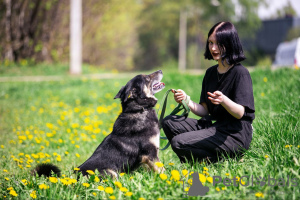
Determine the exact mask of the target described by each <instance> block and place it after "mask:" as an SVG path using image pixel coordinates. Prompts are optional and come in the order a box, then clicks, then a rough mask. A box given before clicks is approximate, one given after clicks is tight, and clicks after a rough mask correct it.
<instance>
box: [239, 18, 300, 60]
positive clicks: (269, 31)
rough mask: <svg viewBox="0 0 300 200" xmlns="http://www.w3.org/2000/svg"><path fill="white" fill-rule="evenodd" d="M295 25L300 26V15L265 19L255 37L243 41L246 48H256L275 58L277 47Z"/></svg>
mask: <svg viewBox="0 0 300 200" xmlns="http://www.w3.org/2000/svg"><path fill="white" fill-rule="evenodd" d="M294 27H300V18H299V17H295V18H293V17H286V18H282V19H272V20H264V21H262V25H261V27H260V29H259V30H258V31H257V32H256V34H255V35H256V36H255V38H253V39H245V40H243V41H242V42H243V46H244V49H245V50H251V49H253V48H256V49H257V50H259V51H261V52H263V53H265V54H268V55H270V56H271V57H272V58H273V59H274V57H275V53H276V48H277V47H278V45H279V44H280V43H281V42H283V41H284V40H285V39H286V36H287V34H288V32H289V30H290V29H291V28H294Z"/></svg>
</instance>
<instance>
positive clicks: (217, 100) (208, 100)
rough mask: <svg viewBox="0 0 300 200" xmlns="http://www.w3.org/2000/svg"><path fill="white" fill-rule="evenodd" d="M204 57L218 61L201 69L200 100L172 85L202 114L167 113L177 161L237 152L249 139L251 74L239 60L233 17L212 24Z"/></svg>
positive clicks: (176, 94)
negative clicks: (196, 116)
mask: <svg viewBox="0 0 300 200" xmlns="http://www.w3.org/2000/svg"><path fill="white" fill-rule="evenodd" d="M204 57H205V58H206V59H209V60H211V59H213V60H216V61H217V62H218V64H217V65H215V66H212V67H210V68H209V69H207V71H206V73H205V76H204V79H203V82H202V91H201V96H200V102H199V103H195V102H193V101H192V100H191V99H190V97H189V96H188V95H187V94H186V93H185V92H184V91H183V90H180V89H179V90H177V91H176V92H175V90H172V92H173V93H174V99H175V101H176V102H177V103H180V102H181V101H186V103H187V105H188V106H189V108H190V109H191V111H192V112H193V113H194V114H196V115H198V116H201V117H202V119H200V120H196V119H191V118H185V117H180V116H167V117H166V118H165V119H164V120H163V124H162V125H163V130H164V132H165V134H166V136H167V138H168V140H169V142H170V143H171V146H172V149H173V150H174V152H175V153H176V154H177V156H178V157H179V159H180V160H181V162H186V161H188V162H193V161H203V160H208V161H209V162H216V161H218V160H220V159H222V157H224V156H225V157H236V156H241V155H242V154H243V152H244V151H245V150H248V148H249V145H250V142H251V140H252V131H253V130H252V121H253V120H254V118H255V115H254V112H255V108H254V98H253V89H252V80H251V77H250V74H249V72H248V70H247V69H246V68H245V67H244V66H243V65H241V64H240V62H241V61H243V60H244V59H245V56H244V54H243V49H242V46H241V43H240V40H239V37H238V34H237V31H236V29H235V27H234V25H233V24H232V23H230V22H219V23H217V24H216V25H214V26H213V27H212V28H211V30H210V31H209V33H208V39H207V43H206V51H205V53H204ZM211 120H213V121H215V123H213V124H212V122H211Z"/></svg>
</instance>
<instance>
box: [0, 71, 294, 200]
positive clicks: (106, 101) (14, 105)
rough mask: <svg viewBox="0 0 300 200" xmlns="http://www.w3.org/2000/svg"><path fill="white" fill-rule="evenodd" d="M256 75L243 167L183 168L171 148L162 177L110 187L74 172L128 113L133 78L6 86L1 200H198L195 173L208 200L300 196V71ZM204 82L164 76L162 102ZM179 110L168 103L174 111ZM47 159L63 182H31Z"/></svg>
mask: <svg viewBox="0 0 300 200" xmlns="http://www.w3.org/2000/svg"><path fill="white" fill-rule="evenodd" d="M1 76H5V73H2V74H1ZM251 76H252V80H253V87H254V96H255V107H256V119H255V121H254V123H253V126H254V136H253V140H252V143H251V147H250V149H249V151H247V152H246V154H245V156H244V158H243V160H242V161H240V160H235V159H226V160H224V161H222V162H219V163H216V164H207V163H196V164H194V165H189V164H181V163H180V162H179V160H178V158H177V157H176V156H175V154H174V153H173V152H172V150H171V148H169V149H167V150H166V151H161V152H160V155H159V157H160V159H161V162H162V163H160V165H162V164H163V165H164V167H165V169H166V170H165V172H164V174H163V175H160V174H156V173H154V172H148V171H147V170H146V169H143V168H140V169H138V170H137V171H135V172H133V173H130V174H120V178H119V179H118V180H112V179H110V178H107V179H105V180H103V181H100V180H99V179H98V178H96V177H97V176H95V175H91V176H90V177H89V178H80V179H79V180H76V177H75V176H74V175H73V174H72V172H73V170H74V168H75V167H77V166H79V165H80V164H81V163H82V162H84V161H85V160H86V159H87V158H88V157H89V156H90V155H91V154H92V152H93V151H94V149H95V148H96V147H97V146H98V144H99V143H100V142H101V141H102V140H103V138H104V137H105V136H106V135H108V134H109V133H110V132H111V130H112V126H113V123H114V121H115V119H116V118H117V116H118V114H119V113H120V112H121V107H120V102H119V100H114V99H113V98H114V96H115V95H116V94H117V92H118V91H119V89H120V88H121V86H123V85H124V84H125V83H126V82H127V81H128V80H129V79H130V78H131V77H128V78H120V79H107V80H97V79H87V78H84V79H80V78H79V79H72V80H68V79H66V80H62V81H56V82H51V81H48V82H7V83H0V86H1V90H0V155H1V158H0V159H1V162H0V188H1V189H0V199H32V198H33V199H34V198H36V199H180V198H182V199H183V198H188V199H198V198H199V197H188V196H187V191H188V189H189V187H190V186H191V180H192V176H191V175H190V174H191V173H192V172H198V173H200V180H201V182H202V183H203V184H204V185H205V186H208V187H209V192H208V193H207V194H206V195H205V196H204V197H203V198H204V199H206V198H207V199H261V198H265V199H299V198H300V191H299V188H300V187H299V185H300V172H299V171H300V164H299V163H300V128H299V119H300V103H299V102H300V101H299V100H300V78H299V77H300V70H294V69H279V70H276V71H271V70H254V71H253V72H251ZM202 78H203V75H189V74H179V73H177V72H168V71H164V78H163V81H164V82H165V84H166V89H164V90H163V91H162V92H160V93H159V94H157V95H156V96H157V98H158V99H159V101H160V100H161V99H162V96H163V94H164V91H166V90H167V89H169V88H181V89H183V90H185V91H186V92H187V93H188V94H189V95H191V98H192V99H193V100H194V101H196V102H197V101H199V98H200V90H201V82H202ZM170 98H171V97H170ZM175 106H176V105H175V101H172V100H169V104H168V110H167V113H168V112H170V111H171V110H172V109H173V108H174V107H175ZM157 108H158V105H157V107H156V109H157ZM191 117H195V116H194V115H191ZM162 134H163V133H162ZM165 144H166V142H165V141H161V146H164V145H165ZM48 162H50V163H54V164H56V165H58V166H59V167H60V168H61V169H62V174H63V175H62V177H60V178H56V177H51V178H43V177H42V178H37V177H34V176H31V175H30V171H31V170H32V169H33V168H34V166H36V165H37V164H38V163H48ZM217 176H219V177H221V179H222V180H223V181H221V180H220V181H218V180H219V179H215V180H214V177H217ZM226 178H227V179H226ZM229 179H230V181H231V184H229V182H224V180H227V181H228V180H229ZM232 179H233V180H232ZM216 182H220V183H216Z"/></svg>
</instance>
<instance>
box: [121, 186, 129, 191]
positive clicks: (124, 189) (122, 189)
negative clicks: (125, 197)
mask: <svg viewBox="0 0 300 200" xmlns="http://www.w3.org/2000/svg"><path fill="white" fill-rule="evenodd" d="M120 190H121V192H127V191H128V189H127V188H126V187H121V188H120Z"/></svg>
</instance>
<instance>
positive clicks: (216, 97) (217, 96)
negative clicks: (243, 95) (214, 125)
mask: <svg viewBox="0 0 300 200" xmlns="http://www.w3.org/2000/svg"><path fill="white" fill-rule="evenodd" d="M207 94H208V95H209V96H210V97H208V99H209V100H210V101H211V102H212V103H213V104H216V105H218V104H222V103H223V102H224V95H223V93H222V92H220V91H215V92H214V93H210V92H207Z"/></svg>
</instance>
